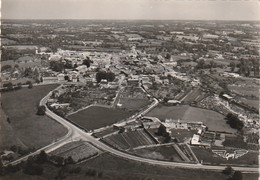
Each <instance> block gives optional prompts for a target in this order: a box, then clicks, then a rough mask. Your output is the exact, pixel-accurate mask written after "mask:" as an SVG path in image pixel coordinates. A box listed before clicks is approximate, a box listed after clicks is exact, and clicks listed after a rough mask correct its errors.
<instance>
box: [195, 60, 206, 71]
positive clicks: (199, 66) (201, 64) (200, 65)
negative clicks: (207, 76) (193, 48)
mask: <svg viewBox="0 0 260 180" xmlns="http://www.w3.org/2000/svg"><path fill="white" fill-rule="evenodd" d="M204 66H205V60H204V59H201V60H199V61H198V64H197V68H198V69H204Z"/></svg>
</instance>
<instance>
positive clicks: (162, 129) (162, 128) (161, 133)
mask: <svg viewBox="0 0 260 180" xmlns="http://www.w3.org/2000/svg"><path fill="white" fill-rule="evenodd" d="M166 134H167V131H166V127H165V126H164V125H163V124H161V125H160V126H159V128H158V131H157V133H156V135H158V136H166Z"/></svg>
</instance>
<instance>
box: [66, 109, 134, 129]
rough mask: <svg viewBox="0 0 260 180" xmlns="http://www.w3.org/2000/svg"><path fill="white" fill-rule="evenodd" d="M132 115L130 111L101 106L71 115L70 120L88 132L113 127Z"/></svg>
mask: <svg viewBox="0 0 260 180" xmlns="http://www.w3.org/2000/svg"><path fill="white" fill-rule="evenodd" d="M131 115H132V113H131V112H129V111H124V110H120V109H114V108H106V107H100V106H91V107H89V108H87V109H84V110H81V111H79V112H77V113H75V114H72V115H69V116H68V119H70V120H71V121H73V122H75V123H77V124H78V125H80V126H82V127H84V128H85V129H87V130H92V129H97V128H101V127H104V126H107V125H112V124H113V123H116V122H118V121H121V120H123V119H125V118H128V117H130V116H131Z"/></svg>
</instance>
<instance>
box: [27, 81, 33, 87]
mask: <svg viewBox="0 0 260 180" xmlns="http://www.w3.org/2000/svg"><path fill="white" fill-rule="evenodd" d="M28 88H29V89H32V88H33V84H32V82H31V81H30V82H29V84H28Z"/></svg>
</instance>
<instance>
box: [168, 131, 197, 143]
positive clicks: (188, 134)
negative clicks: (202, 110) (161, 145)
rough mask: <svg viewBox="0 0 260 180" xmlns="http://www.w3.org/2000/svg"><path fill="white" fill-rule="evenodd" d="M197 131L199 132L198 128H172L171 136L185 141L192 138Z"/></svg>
mask: <svg viewBox="0 0 260 180" xmlns="http://www.w3.org/2000/svg"><path fill="white" fill-rule="evenodd" d="M195 133H197V131H196V130H186V129H171V136H172V137H174V138H177V139H178V140H179V141H180V142H184V141H186V140H188V139H190V138H192V136H193V134H195Z"/></svg>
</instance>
